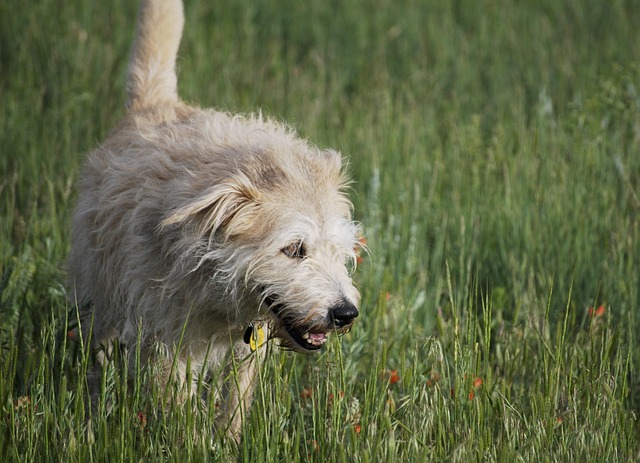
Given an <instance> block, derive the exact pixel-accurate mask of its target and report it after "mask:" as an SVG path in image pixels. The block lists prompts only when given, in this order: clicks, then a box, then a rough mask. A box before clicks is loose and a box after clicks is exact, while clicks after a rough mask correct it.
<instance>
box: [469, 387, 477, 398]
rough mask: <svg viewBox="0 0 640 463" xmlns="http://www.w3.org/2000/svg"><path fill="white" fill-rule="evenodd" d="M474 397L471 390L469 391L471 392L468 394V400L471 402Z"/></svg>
mask: <svg viewBox="0 0 640 463" xmlns="http://www.w3.org/2000/svg"><path fill="white" fill-rule="evenodd" d="M475 396H476V394H475V392H473V389H471V391H470V392H469V400H473V398H474V397H475Z"/></svg>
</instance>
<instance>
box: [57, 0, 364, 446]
mask: <svg viewBox="0 0 640 463" xmlns="http://www.w3.org/2000/svg"><path fill="white" fill-rule="evenodd" d="M182 26H183V11H182V2H181V1H180V0H143V1H142V5H141V8H140V17H139V22H138V29H137V36H136V41H135V44H134V48H133V53H132V58H131V61H130V64H129V72H128V82H127V87H128V92H129V103H128V114H127V115H126V117H125V118H124V120H123V121H122V122H121V123H120V125H119V126H118V127H117V128H116V129H115V130H114V131H113V132H112V133H111V135H110V136H109V137H108V138H107V139H106V140H105V141H104V142H103V143H102V144H101V145H100V146H99V147H98V148H97V149H96V150H95V151H93V152H92V153H91V154H90V155H89V157H88V159H87V161H86V165H85V166H84V168H83V170H82V173H81V179H80V183H79V200H78V205H77V209H76V211H75V215H74V220H73V231H72V250H71V255H70V259H69V269H68V270H69V284H70V294H71V295H72V297H73V299H74V302H75V303H77V304H79V305H80V306H83V305H86V306H88V307H90V309H91V310H90V313H91V315H92V317H91V318H92V319H93V326H92V329H93V337H92V339H93V345H94V347H97V346H110V345H112V344H113V343H114V342H115V341H117V342H118V343H119V344H120V345H124V346H130V347H133V346H135V345H136V342H138V340H141V344H142V345H141V348H142V352H143V355H144V358H145V359H148V360H154V359H155V360H158V361H160V360H159V359H160V358H161V357H163V358H164V360H162V361H163V362H165V363H164V366H165V367H164V368H160V371H163V372H164V374H161V375H160V376H161V377H160V378H158V379H159V381H160V383H161V384H163V385H166V384H167V382H168V381H169V380H170V378H169V371H170V368H169V366H170V365H172V364H173V362H174V359H175V361H176V363H177V365H178V366H179V368H178V369H177V370H178V371H177V372H176V377H177V379H178V380H179V381H182V382H184V381H185V379H186V378H187V377H188V373H189V372H187V371H186V368H187V365H190V367H191V370H192V373H193V376H194V377H197V375H198V373H200V372H201V371H203V367H204V366H207V367H209V368H211V369H214V370H216V369H218V367H220V368H223V367H224V365H225V364H227V363H228V362H230V363H229V364H233V365H234V366H235V368H233V369H234V371H235V373H236V375H237V376H236V377H235V378H234V379H233V380H232V381H231V383H232V386H230V387H227V389H228V390H230V392H229V393H228V394H227V396H226V398H225V399H224V400H225V403H224V404H223V412H222V413H221V424H220V426H221V427H223V428H224V429H226V430H227V432H228V433H229V434H230V435H231V436H233V437H235V438H237V437H238V435H239V432H240V428H241V419H242V416H243V414H244V413H246V408H247V407H248V406H249V404H250V400H251V394H252V389H253V383H254V381H253V378H254V375H255V369H256V362H257V360H258V359H259V357H260V355H259V354H260V351H261V350H264V349H258V352H253V353H252V352H251V351H250V349H249V346H248V345H247V344H246V342H245V339H243V338H246V336H244V335H245V334H250V333H251V328H249V327H250V326H251V324H252V323H261V324H264V326H265V329H266V330H268V336H269V337H274V338H279V339H280V340H281V344H283V345H285V346H287V347H289V348H292V349H294V350H297V351H300V352H312V351H314V350H317V349H319V348H320V347H321V346H322V344H323V343H324V342H325V340H326V336H327V334H328V333H329V332H330V331H333V330H336V329H337V330H344V329H347V328H348V327H349V326H350V325H351V323H352V322H353V320H354V318H355V317H356V316H357V315H358V310H357V308H356V307H357V305H358V302H359V294H358V291H357V290H356V288H355V287H354V285H353V283H352V280H351V277H350V272H349V270H348V269H349V268H350V267H351V265H350V262H354V261H355V253H354V248H355V247H357V246H358V241H357V234H358V227H357V225H356V224H355V223H354V222H353V221H352V219H351V208H352V206H351V203H350V202H349V200H348V198H347V196H346V195H345V193H344V188H345V185H346V179H345V176H344V174H343V167H342V162H341V157H340V155H339V154H338V153H337V152H335V151H332V150H322V149H318V148H316V147H314V146H312V145H310V144H309V143H308V142H307V141H305V140H302V139H300V138H298V137H297V136H296V134H295V133H294V131H293V130H292V129H290V128H289V127H287V126H285V125H282V124H280V123H278V122H275V121H273V120H269V119H266V118H264V117H262V116H261V115H249V116H236V115H230V114H227V113H223V112H218V111H215V110H203V109H199V108H195V107H192V106H187V105H185V104H183V103H182V102H181V101H180V100H179V99H178V96H177V79H176V73H175V61H176V54H177V51H178V46H179V42H180V37H181V34H182ZM88 325H89V323H87V322H85V323H84V327H83V329H86V328H87V326H88ZM247 330H249V331H248V332H247ZM157 352H164V354H165V355H164V356H158V355H156V353H157ZM176 356H177V358H176ZM186 387H187V388H192V386H189V385H186ZM213 389H214V390H222V389H224V388H223V387H222V385H220V384H217V385H216V387H214V388H213ZM192 392H193V391H192Z"/></svg>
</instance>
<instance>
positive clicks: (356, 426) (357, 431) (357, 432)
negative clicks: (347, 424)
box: [353, 424, 362, 434]
mask: <svg viewBox="0 0 640 463" xmlns="http://www.w3.org/2000/svg"><path fill="white" fill-rule="evenodd" d="M353 430H354V431H355V432H356V434H360V431H362V426H361V425H359V424H355V425H354V426H353Z"/></svg>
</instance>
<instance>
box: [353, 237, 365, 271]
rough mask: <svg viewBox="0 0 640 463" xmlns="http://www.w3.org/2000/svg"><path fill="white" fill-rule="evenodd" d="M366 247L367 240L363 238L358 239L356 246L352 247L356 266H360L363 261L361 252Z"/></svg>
mask: <svg viewBox="0 0 640 463" xmlns="http://www.w3.org/2000/svg"><path fill="white" fill-rule="evenodd" d="M366 247H367V239H366V238H365V237H364V236H360V237H359V238H358V244H356V245H355V246H354V247H353V250H354V251H355V253H356V264H358V265H360V264H361V263H362V261H363V258H362V250H363V249H365V248H366Z"/></svg>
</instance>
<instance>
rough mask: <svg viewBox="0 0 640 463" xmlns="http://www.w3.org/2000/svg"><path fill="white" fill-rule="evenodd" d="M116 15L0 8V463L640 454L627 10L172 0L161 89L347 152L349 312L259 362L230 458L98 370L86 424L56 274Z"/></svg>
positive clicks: (198, 416) (192, 416)
mask: <svg viewBox="0 0 640 463" xmlns="http://www.w3.org/2000/svg"><path fill="white" fill-rule="evenodd" d="M135 13H136V5H135V2H129V1H123V0H116V1H115V2H98V1H93V0H87V1H84V2H83V1H79V0H67V1H65V2H58V1H54V0H40V1H38V2H32V4H30V5H28V6H25V5H24V4H22V3H20V2H18V1H17V0H7V1H4V2H2V3H0V102H1V103H0V105H1V106H0V108H1V110H0V147H1V148H0V149H2V154H1V155H0V274H1V275H0V459H1V460H2V461H34V462H42V461H56V462H57V461H78V462H87V461H156V460H167V461H180V462H183V461H220V460H222V461H225V460H230V461H237V460H239V461H247V462H251V463H258V462H272V461H274V462H275V461H286V462H295V461H318V462H326V461H345V462H377V461H394V462H396V461H407V462H422V461H459V462H468V461H507V462H514V461H527V462H528V461H535V462H544V461H585V462H586V461H589V462H592V461H593V462H595V461H599V462H613V461H616V462H618V461H639V460H640V422H639V419H640V418H639V414H640V339H639V338H638V334H639V333H640V316H639V308H640V94H639V93H640V60H639V58H638V57H639V56H640V34H639V33H638V30H640V9H638V8H637V5H636V3H635V2H634V1H633V0H612V1H608V2H600V1H596V0H539V1H536V2H533V1H530V2H527V1H518V0H487V1H476V0H451V1H445V0H429V1H427V0H425V1H416V0H394V1H392V0H379V1H377V2H372V1H366V0H350V1H348V2H347V1H345V2H338V1H318V0H310V1H308V2H301V1H296V0H283V1H280V2H270V1H265V0H236V1H231V0H216V1H214V2H207V1H195V0H187V4H186V21H187V27H186V32H185V37H184V41H183V44H182V48H181V57H180V61H179V67H180V79H179V80H180V93H181V96H182V97H183V98H184V99H185V100H187V101H190V102H197V103H198V104H200V105H202V106H217V107H220V108H223V109H228V110H231V111H234V112H248V111H252V110H257V109H259V108H262V110H263V111H264V112H265V113H268V114H272V115H277V116H278V117H281V118H283V119H285V120H287V121H289V122H291V123H292V124H293V125H294V126H295V127H297V128H298V129H299V131H300V133H302V134H303V135H304V136H306V137H308V138H310V139H311V140H313V141H314V142H315V143H317V144H319V145H321V146H331V147H336V148H339V149H340V150H341V151H342V152H343V153H344V154H345V155H346V156H348V158H349V160H350V171H351V173H352V176H353V178H354V184H353V192H352V199H353V201H354V203H355V211H356V212H355V213H356V217H357V218H358V220H361V221H362V224H363V228H364V231H365V235H366V238H367V240H368V246H369V248H370V255H365V256H363V262H362V264H361V265H360V268H359V270H358V272H357V274H356V279H357V281H358V284H359V287H360V289H361V293H362V295H363V300H362V316H361V317H360V318H359V319H358V321H357V323H356V325H355V326H354V328H353V330H352V331H351V333H349V334H347V335H345V336H343V337H341V338H333V340H332V342H331V343H329V345H328V347H327V348H326V349H325V350H324V352H323V353H322V354H320V355H317V356H313V357H306V356H304V357H303V356H297V355H294V354H291V353H288V352H277V350H274V352H273V355H271V356H270V358H269V361H268V362H267V364H266V365H265V367H264V369H263V370H262V371H261V374H260V379H261V380H260V385H259V388H258V391H257V394H256V401H255V406H254V408H253V409H252V411H251V415H250V418H249V419H248V420H247V422H246V429H245V430H244V440H243V442H242V444H241V446H240V447H239V448H238V449H234V448H233V447H232V446H230V445H229V444H228V443H224V442H222V441H219V440H211V439H208V438H206V437H205V435H207V433H198V432H194V430H196V429H208V427H209V426H211V423H212V415H213V410H210V413H200V412H195V411H193V410H192V407H190V406H188V404H187V405H185V406H184V407H175V408H173V409H167V410H164V412H163V413H159V412H158V405H157V404H158V403H159V402H160V399H159V398H158V394H159V392H158V391H154V390H150V391H149V390H148V389H146V388H145V387H144V384H145V382H144V375H139V376H137V379H136V381H135V382H134V383H133V384H130V383H128V382H127V381H121V380H120V378H122V377H123V375H125V374H126V372H123V371H120V370H117V369H114V370H110V371H108V372H106V374H105V376H104V397H103V401H102V402H101V407H100V409H99V410H98V412H97V413H95V414H94V415H93V416H92V418H91V427H92V429H93V432H88V431H87V426H88V421H87V418H88V413H89V412H88V410H86V408H85V404H84V400H83V397H84V392H85V391H84V388H85V383H84V373H83V371H84V369H85V368H86V367H87V363H88V360H87V355H86V352H84V350H83V349H82V345H81V343H80V342H78V341H74V340H72V339H69V338H68V337H67V336H66V335H65V334H66V331H67V326H66V324H67V314H68V313H69V310H70V309H71V308H70V307H69V306H68V305H67V303H66V294H65V288H64V278H65V277H64V263H65V258H66V255H67V252H68V250H69V227H70V214H71V211H72V209H73V205H74V201H75V193H74V191H75V188H74V184H75V182H76V181H77V177H78V171H79V166H80V165H81V163H82V159H83V155H84V153H86V152H87V151H88V150H90V149H91V148H93V147H94V146H95V145H96V144H97V143H98V142H99V140H101V139H102V138H103V137H104V136H105V135H106V133H107V132H108V131H109V130H110V128H112V127H113V126H114V124H115V123H116V121H117V120H118V118H119V117H120V116H121V115H122V114H123V111H124V101H125V93H124V71H125V66H126V61H127V58H128V52H129V48H130V43H131V40H132V35H133V31H134V17H135ZM143 391H144V392H143ZM107 400H108V401H109V402H110V403H111V404H112V406H111V407H107V406H105V403H106V401H107ZM214 406H215V405H214V404H210V408H213V407H214Z"/></svg>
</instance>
